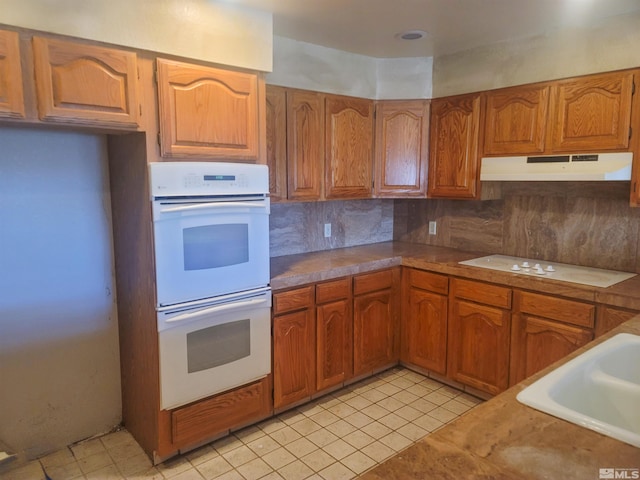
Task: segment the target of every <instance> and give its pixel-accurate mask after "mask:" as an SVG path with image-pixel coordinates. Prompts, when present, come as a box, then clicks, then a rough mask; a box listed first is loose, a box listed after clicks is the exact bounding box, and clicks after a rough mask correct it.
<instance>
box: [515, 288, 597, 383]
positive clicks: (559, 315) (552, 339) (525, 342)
mask: <svg viewBox="0 0 640 480" xmlns="http://www.w3.org/2000/svg"><path fill="white" fill-rule="evenodd" d="M594 318H595V306H594V305H592V304H589V303H583V302H577V301H575V300H568V299H564V298H559V297H553V296H550V295H542V294H538V293H532V292H522V291H518V290H516V291H515V292H514V313H513V316H512V332H511V366H510V370H511V372H510V384H511V385H515V384H516V383H518V382H520V381H522V380H524V379H525V378H527V377H529V376H531V375H533V374H534V373H536V372H538V371H540V370H542V369H543V368H545V367H547V366H549V365H551V364H552V363H554V362H555V361H557V360H560V359H561V358H563V357H565V356H567V355H568V354H570V353H571V352H573V351H574V350H577V349H578V348H580V347H581V346H583V345H586V344H587V343H589V342H590V341H591V340H593V326H594Z"/></svg>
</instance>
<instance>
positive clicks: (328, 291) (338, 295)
mask: <svg viewBox="0 0 640 480" xmlns="http://www.w3.org/2000/svg"><path fill="white" fill-rule="evenodd" d="M350 296H351V277H345V278H340V279H339V280H332V281H330V282H325V283H319V284H318V285H316V303H317V304H318V305H321V304H323V303H327V302H333V301H335V300H342V299H344V298H349V297H350Z"/></svg>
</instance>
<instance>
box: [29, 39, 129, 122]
mask: <svg viewBox="0 0 640 480" xmlns="http://www.w3.org/2000/svg"><path fill="white" fill-rule="evenodd" d="M33 55H34V61H35V77H36V91H37V94H38V112H39V115H40V119H41V120H48V121H60V122H65V123H82V124H88V125H107V126H111V125H114V126H124V127H131V128H135V127H137V126H138V109H139V108H140V107H139V104H138V66H137V59H136V54H135V53H133V52H126V51H123V50H115V49H112V48H105V47H98V46H94V45H85V44H80V43H73V42H64V41H61V40H53V39H49V38H41V37H34V38H33Z"/></svg>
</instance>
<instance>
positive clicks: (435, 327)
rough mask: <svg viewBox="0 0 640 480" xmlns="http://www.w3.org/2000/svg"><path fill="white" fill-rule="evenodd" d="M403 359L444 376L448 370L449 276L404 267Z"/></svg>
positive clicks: (401, 350) (401, 348)
mask: <svg viewBox="0 0 640 480" xmlns="http://www.w3.org/2000/svg"><path fill="white" fill-rule="evenodd" d="M402 280H403V286H402V297H403V302H402V305H403V310H402V320H401V329H402V339H401V340H402V341H401V347H400V359H401V360H402V361H403V362H404V363H409V364H412V365H416V366H418V367H421V368H424V369H427V370H431V371H434V372H436V373H439V374H441V375H444V374H445V373H446V371H447V305H448V292H449V278H448V277H447V276H446V275H439V274H436V273H430V272H425V271H421V270H416V269H414V268H405V269H404V270H403V274H402Z"/></svg>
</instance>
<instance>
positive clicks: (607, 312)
mask: <svg viewBox="0 0 640 480" xmlns="http://www.w3.org/2000/svg"><path fill="white" fill-rule="evenodd" d="M636 315H640V312H638V311H637V310H627V309H624V308H617V307H611V306H609V305H598V308H597V310H596V327H595V336H596V337H599V336H600V335H604V334H605V333H607V332H608V331H609V330H613V329H614V328H616V327H617V326H618V325H621V324H623V323H624V322H626V321H627V320H631V319H632V318H633V317H635V316H636Z"/></svg>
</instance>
